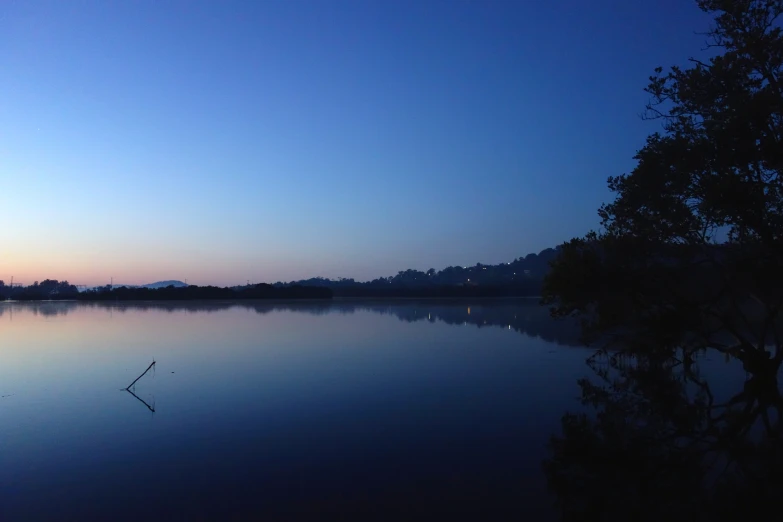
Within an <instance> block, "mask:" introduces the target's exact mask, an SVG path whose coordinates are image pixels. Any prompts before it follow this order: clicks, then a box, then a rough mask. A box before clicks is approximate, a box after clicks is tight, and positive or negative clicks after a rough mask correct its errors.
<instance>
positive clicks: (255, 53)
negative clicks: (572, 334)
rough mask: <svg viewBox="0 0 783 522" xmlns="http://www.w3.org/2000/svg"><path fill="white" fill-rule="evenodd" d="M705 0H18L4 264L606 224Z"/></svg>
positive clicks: (132, 273) (2, 109)
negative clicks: (654, 97) (651, 105)
mask: <svg viewBox="0 0 783 522" xmlns="http://www.w3.org/2000/svg"><path fill="white" fill-rule="evenodd" d="M708 23H709V20H708V19H706V18H705V16H704V15H703V14H702V13H701V12H700V11H699V10H698V8H697V7H696V5H695V2H690V1H687V0H662V1H659V2H641V1H638V2H637V1H619V0H618V1H609V0H596V1H595V2H584V1H582V0H550V1H544V0H541V1H538V0H530V1H522V0H519V1H511V0H507V1H500V0H498V1H490V0H486V1H479V0H474V1H460V0H444V1H429V0H417V1H402V0H386V1H381V0H361V1H360V0H357V1H341V0H329V1H324V0H312V1H305V0H289V1H274V0H258V1H247V2H228V1H220V2H218V1H212V2H195V1H182V2H174V1H154V2H153V1H146V2H145V1H108V0H107V1H87V0H84V1H74V2H59V1H54V0H52V1H48V2H37V1H24V2H22V1H16V2H14V1H9V2H3V3H2V4H0V190H2V193H3V194H4V197H2V198H0V210H1V211H2V215H3V216H4V218H5V219H4V224H3V226H2V227H0V279H5V280H8V279H10V276H11V275H14V276H15V277H16V280H17V281H23V282H32V281H33V280H36V279H42V278H45V277H53V278H60V279H64V278H65V279H69V280H70V281H71V282H73V283H80V284H95V283H101V282H103V281H104V280H108V278H109V277H112V276H113V277H114V280H115V281H120V280H121V281H123V282H126V283H143V282H148V281H150V280H158V279H172V278H176V279H184V278H188V280H189V282H192V283H197V284H207V283H212V284H236V283H239V282H244V281H245V280H247V279H250V280H251V281H257V282H260V281H267V282H272V281H277V280H290V279H295V278H296V279H298V278H302V277H310V276H316V275H322V276H327V277H337V276H344V277H355V278H358V279H367V278H374V277H377V276H382V275H390V274H394V273H396V272H397V271H398V270H402V269H406V268H417V269H424V270H426V269H428V268H430V267H433V268H436V269H440V268H443V267H445V266H448V265H457V264H461V265H467V264H475V263H476V262H482V263H498V262H506V261H510V260H512V259H514V258H515V257H518V256H524V255H526V254H528V253H530V252H537V251H540V250H542V249H543V248H546V247H549V246H554V245H557V244H559V243H562V242H563V241H565V240H567V239H570V238H571V237H573V236H578V235H582V234H584V233H585V232H587V231H588V230H590V229H591V228H596V227H597V225H598V219H597V216H596V209H597V207H598V206H599V205H600V204H601V203H602V202H603V201H606V200H607V199H608V198H609V197H610V194H609V193H608V191H607V190H606V188H605V180H606V178H607V176H609V175H616V174H620V173H623V172H626V171H628V170H630V169H631V168H632V167H633V160H632V156H633V154H634V153H635V151H636V150H637V149H638V148H639V147H640V146H641V145H642V144H643V142H644V138H645V136H646V135H647V134H649V133H650V132H653V131H655V130H657V129H658V128H659V126H658V124H657V123H654V122H645V121H642V120H641V119H640V118H639V114H640V113H641V111H642V110H643V106H644V103H645V102H646V100H647V95H646V94H645V93H644V92H643V87H644V86H645V85H646V82H647V77H648V76H649V75H650V74H651V73H652V70H653V68H654V67H656V66H658V65H662V66H667V65H670V64H676V63H680V64H681V63H683V62H684V61H685V59H686V58H687V57H688V56H694V55H698V54H700V48H701V45H702V43H703V40H704V37H703V36H700V35H697V34H695V32H696V31H703V30H705V29H706V28H707V26H708Z"/></svg>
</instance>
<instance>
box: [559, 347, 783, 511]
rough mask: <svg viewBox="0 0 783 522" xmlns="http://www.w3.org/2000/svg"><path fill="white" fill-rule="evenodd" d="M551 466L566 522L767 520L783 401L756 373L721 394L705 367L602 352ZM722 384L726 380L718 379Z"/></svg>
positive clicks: (778, 463) (779, 466) (780, 474)
mask: <svg viewBox="0 0 783 522" xmlns="http://www.w3.org/2000/svg"><path fill="white" fill-rule="evenodd" d="M588 362H589V366H590V367H591V369H592V371H593V375H592V376H591V377H590V378H585V379H582V380H580V382H579V385H580V387H581V391H582V402H583V404H584V405H585V406H586V410H585V411H584V412H582V413H578V414H571V413H569V414H566V415H565V416H564V417H563V419H562V434H560V435H556V436H553V437H552V439H551V442H550V444H549V456H548V458H547V460H546V461H545V462H544V469H545V472H546V475H547V481H548V485H549V488H550V490H551V491H552V492H553V493H554V494H555V495H556V498H557V505H558V507H559V509H560V510H561V513H562V519H563V520H568V521H570V520H607V521H609V520H756V519H758V520H760V519H762V517H764V519H767V518H768V516H769V515H768V514H773V513H777V512H779V499H780V497H779V494H780V493H781V492H783V487H782V486H783V445H781V432H782V431H783V422H782V420H783V397H781V393H780V388H779V387H778V383H777V379H776V376H775V374H769V373H767V372H763V373H761V374H760V375H753V374H749V377H748V379H747V380H746V382H745V384H744V387H743V389H742V390H740V391H738V392H737V393H735V394H734V395H733V396H732V397H730V398H729V399H728V400H724V401H721V400H719V399H716V398H715V396H714V394H713V391H712V387H711V386H710V383H709V382H708V380H707V379H705V378H703V377H701V376H700V375H699V368H698V364H697V363H694V362H693V361H690V360H688V359H685V360H683V359H682V358H678V357H677V356H676V355H675V357H665V358H664V357H662V358H659V359H656V358H655V357H649V356H648V357H645V356H641V355H634V356H628V355H623V354H619V353H618V354H609V353H607V352H599V353H598V354H596V355H595V356H594V357H592V358H591V359H590V360H589V361H588ZM713 384H714V385H716V386H715V387H717V385H718V384H719V383H718V382H713Z"/></svg>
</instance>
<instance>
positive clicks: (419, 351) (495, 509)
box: [0, 300, 590, 521]
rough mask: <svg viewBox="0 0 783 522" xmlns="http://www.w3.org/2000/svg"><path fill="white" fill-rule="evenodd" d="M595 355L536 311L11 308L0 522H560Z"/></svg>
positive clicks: (422, 306)
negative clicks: (553, 491)
mask: <svg viewBox="0 0 783 522" xmlns="http://www.w3.org/2000/svg"><path fill="white" fill-rule="evenodd" d="M589 354H590V351H588V350H586V349H585V348H583V347H580V346H579V345H578V343H577V342H576V341H575V339H574V336H573V335H572V332H569V331H568V328H567V325H563V324H558V323H555V322H553V321H552V320H551V319H549V317H548V315H547V312H546V310H543V309H540V308H539V307H538V305H537V303H536V302H535V301H525V300H510V301H485V302H471V303H463V302H459V303H456V302H451V303H442V302H437V301H426V302H405V301H397V302H361V301H358V302H356V301H354V302H334V303H311V304H307V303H301V304H277V305H273V304H258V305H253V304H236V305H231V304H227V303H226V304H220V303H208V304H193V305H181V304H177V305H166V304H155V305H126V304H121V303H119V304H112V305H110V306H109V305H96V304H84V303H80V304H77V303H59V304H55V303H39V304H24V305H23V304H9V303H5V304H0V396H2V398H0V519H2V520H4V521H12V520H159V519H160V520H301V519H308V520H309V519H312V520H327V519H342V520H381V519H382V520H411V519H428V520H436V519H438V520H454V519H459V520H463V519H471V520H512V519H520V520H525V519H529V520H546V519H550V518H552V516H553V512H552V510H551V507H550V506H551V503H552V498H551V497H549V496H548V494H547V488H546V481H545V478H544V476H543V474H542V471H541V470H542V467H541V463H542V460H543V459H544V458H545V456H546V449H545V444H546V442H547V441H548V439H549V437H550V435H551V434H552V433H554V432H557V431H558V430H559V426H560V418H561V416H562V415H563V413H564V412H565V411H566V410H573V409H576V408H578V407H579V400H578V399H579V396H580V392H579V388H578V386H577V384H576V380H577V379H578V378H579V377H582V376H583V375H584V374H585V371H586V369H585V365H584V362H585V359H586V357H587V356H588V355H589ZM153 358H154V360H155V361H157V364H156V367H155V369H154V372H153V371H150V373H148V374H147V375H145V376H144V377H143V378H142V379H140V380H139V381H138V383H137V384H136V386H135V396H134V395H131V394H130V393H128V392H126V391H122V388H124V387H125V386H127V385H128V384H130V382H131V381H133V379H134V378H136V377H137V376H138V375H139V373H141V372H142V371H143V370H144V369H145V368H146V367H147V366H148V365H149V364H150V362H152V360H153ZM152 410H154V412H153V411H152Z"/></svg>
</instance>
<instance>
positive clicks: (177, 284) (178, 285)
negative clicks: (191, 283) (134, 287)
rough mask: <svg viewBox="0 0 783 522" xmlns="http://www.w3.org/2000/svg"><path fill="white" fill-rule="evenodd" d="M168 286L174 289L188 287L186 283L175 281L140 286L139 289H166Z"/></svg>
mask: <svg viewBox="0 0 783 522" xmlns="http://www.w3.org/2000/svg"><path fill="white" fill-rule="evenodd" d="M169 286H173V287H174V288H181V287H183V286H188V285H187V284H186V283H183V282H182V281H177V280H176V279H172V280H168V281H156V282H154V283H150V284H147V285H141V288H151V289H156V288H167V287H169Z"/></svg>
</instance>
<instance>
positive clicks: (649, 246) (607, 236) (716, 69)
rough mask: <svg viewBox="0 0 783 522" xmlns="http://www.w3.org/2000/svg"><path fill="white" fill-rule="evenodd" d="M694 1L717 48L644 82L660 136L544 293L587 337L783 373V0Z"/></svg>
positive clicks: (569, 248)
mask: <svg viewBox="0 0 783 522" xmlns="http://www.w3.org/2000/svg"><path fill="white" fill-rule="evenodd" d="M698 4H699V7H701V9H702V10H704V11H705V12H707V13H710V14H711V15H713V17H714V25H713V27H712V28H711V30H710V31H709V33H708V34H707V38H708V46H709V48H710V50H711V51H712V52H714V53H715V54H714V55H713V56H712V57H711V58H709V59H706V60H698V59H691V60H690V64H691V65H690V66H689V67H686V68H681V67H672V68H671V69H670V70H669V71H668V72H664V71H663V69H661V68H658V69H657V70H656V73H655V75H654V76H652V77H651V78H650V84H649V86H648V87H647V92H648V93H649V94H650V95H651V97H652V99H651V102H650V103H649V105H648V106H647V112H646V116H647V117H648V118H652V119H655V120H659V121H661V122H662V124H663V131H662V132H659V133H654V134H652V135H651V136H650V137H649V138H648V139H647V142H646V144H645V145H644V147H643V148H642V149H641V150H640V151H639V152H638V153H637V155H636V157H635V158H636V160H637V161H638V163H637V166H636V168H635V169H634V170H633V171H632V172H631V173H630V174H626V175H622V176H617V177H610V178H609V188H610V189H611V190H612V191H613V192H614V193H615V195H616V198H615V200H614V201H613V202H611V203H609V204H606V205H604V206H602V207H601V209H600V210H599V215H600V217H601V224H602V230H601V231H600V232H597V233H596V232H594V233H590V234H588V236H586V237H585V238H581V239H574V240H572V241H570V242H568V243H566V244H565V245H563V246H562V249H561V254H560V256H559V257H558V259H557V260H556V261H555V262H554V263H553V267H552V271H551V272H550V274H549V275H548V277H547V279H546V281H545V286H544V296H545V297H544V301H545V302H546V303H549V304H551V305H552V306H553V312H554V314H555V315H556V316H570V315H578V316H580V317H582V318H583V320H584V331H585V333H586V334H587V336H588V338H595V337H596V336H606V335H607V334H612V335H613V336H615V338H617V339H619V340H621V341H622V342H626V341H627V339H628V337H629V335H634V336H635V337H636V338H637V339H646V341H647V342H646V343H639V342H634V343H631V344H632V345H633V346H637V347H640V348H641V349H644V350H649V349H662V350H671V346H672V341H675V340H679V341H680V342H681V346H682V343H687V344H690V345H692V346H693V347H694V349H702V348H705V347H709V348H715V349H718V350H721V351H723V352H726V353H728V354H731V355H734V356H736V357H739V358H741V359H742V360H743V361H744V362H745V363H746V365H747V366H748V368H749V369H752V370H754V371H774V372H777V369H778V368H780V366H781V363H783V344H781V341H783V329H781V320H780V319H781V306H783V270H782V269H781V268H782V267H783V247H781V245H783V177H782V176H783V35H782V33H781V28H780V18H781V16H780V15H781V13H783V0H701V1H699V2H698ZM718 335H722V336H723V339H724V342H718V341H716V336H718ZM770 345H772V346H773V347H774V349H772V350H768V347H769V346H770ZM765 361H769V362H768V363H765Z"/></svg>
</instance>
